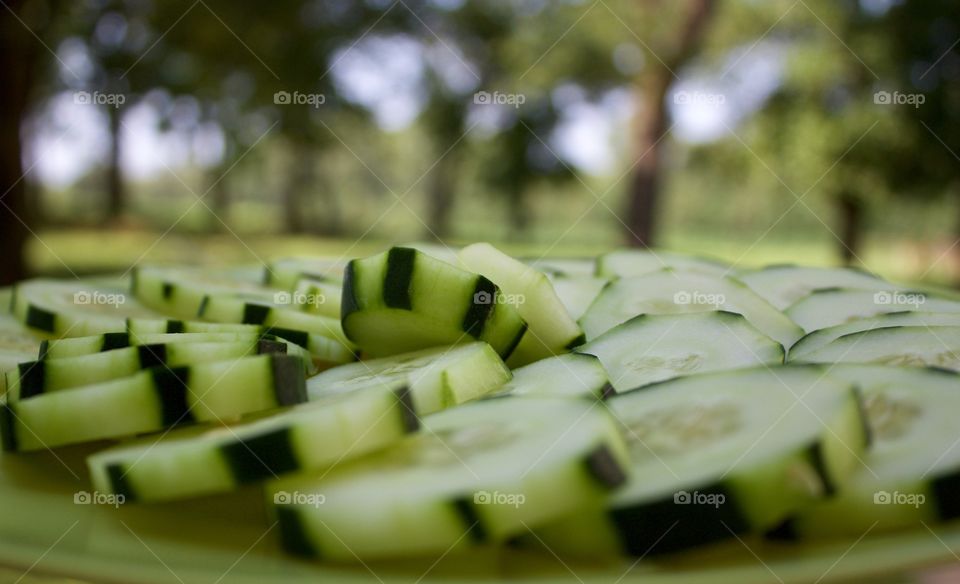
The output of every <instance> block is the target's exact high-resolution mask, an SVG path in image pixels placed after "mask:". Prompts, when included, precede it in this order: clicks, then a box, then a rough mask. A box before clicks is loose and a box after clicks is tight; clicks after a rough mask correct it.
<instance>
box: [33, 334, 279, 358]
mask: <svg viewBox="0 0 960 584" xmlns="http://www.w3.org/2000/svg"><path fill="white" fill-rule="evenodd" d="M261 338H267V339H268V340H271V339H272V338H271V337H269V336H267V337H265V336H264V335H261V334H260V333H258V332H244V333H145V334H142V335H138V334H131V333H125V332H123V333H106V334H103V335H94V336H91V337H72V338H68V339H57V340H53V341H44V342H43V343H41V345H40V351H39V358H40V359H64V358H69V357H82V356H84V355H94V354H96V353H100V352H102V351H112V350H114V349H125V348H127V347H138V346H140V345H150V344H156V343H161V344H188V343H236V342H251V343H253V342H256V341H258V340H260V339H261Z"/></svg>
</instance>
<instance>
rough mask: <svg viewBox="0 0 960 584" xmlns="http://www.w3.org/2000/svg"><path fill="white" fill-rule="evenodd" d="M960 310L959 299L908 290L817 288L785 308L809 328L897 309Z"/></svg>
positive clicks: (797, 320) (825, 326)
mask: <svg viewBox="0 0 960 584" xmlns="http://www.w3.org/2000/svg"><path fill="white" fill-rule="evenodd" d="M919 310H922V311H924V312H945V313H953V314H957V313H960V301H956V300H950V299H948V298H942V297H939V296H934V295H932V294H929V293H926V292H912V291H909V290H894V291H891V290H848V289H843V288H841V289H834V290H818V291H815V292H812V293H811V294H809V295H807V296H805V297H803V298H802V299H800V300H798V301H797V302H795V303H794V304H792V305H790V307H789V308H787V310H786V315H787V316H789V317H790V318H791V319H792V320H793V321H794V322H795V323H797V324H798V325H800V326H801V327H803V330H804V331H806V332H808V333H809V332H811V331H816V330H820V329H824V328H827V327H832V326H837V325H841V324H844V323H847V322H850V321H853V320H857V319H861V318H869V317H874V316H878V315H881V314H890V313H894V312H904V311H919Z"/></svg>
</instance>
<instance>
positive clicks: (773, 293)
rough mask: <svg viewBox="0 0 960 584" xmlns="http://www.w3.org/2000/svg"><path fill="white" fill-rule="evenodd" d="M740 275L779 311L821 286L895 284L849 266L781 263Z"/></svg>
mask: <svg viewBox="0 0 960 584" xmlns="http://www.w3.org/2000/svg"><path fill="white" fill-rule="evenodd" d="M739 278H740V279H741V280H742V281H743V282H744V283H745V284H746V285H747V286H749V287H750V288H751V289H752V290H753V291H754V292H756V293H757V294H759V295H760V296H762V297H763V298H765V299H766V300H767V301H768V302H770V304H772V305H774V306H775V307H776V308H778V309H780V310H783V309H785V308H787V307H788V306H790V305H791V304H793V303H794V302H797V301H798V300H800V299H801V298H803V297H804V296H806V295H807V294H809V293H811V292H813V291H814V290H818V289H822V288H838V287H843V288H856V289H861V290H873V291H877V290H892V289H894V288H895V286H894V285H893V284H891V283H889V282H885V281H883V280H881V279H880V278H877V277H874V276H871V275H870V274H865V273H863V272H858V271H856V270H848V269H846V268H811V267H803V266H782V267H773V268H765V269H760V270H756V271H754V272H747V273H744V274H741V275H740V276H739Z"/></svg>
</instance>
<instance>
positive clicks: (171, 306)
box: [130, 266, 277, 318]
mask: <svg viewBox="0 0 960 584" xmlns="http://www.w3.org/2000/svg"><path fill="white" fill-rule="evenodd" d="M130 290H131V292H133V295H134V296H136V298H137V300H139V301H140V302H142V303H143V304H144V305H145V306H148V307H150V308H152V309H153V310H156V311H158V312H161V313H163V314H168V315H171V316H174V317H176V318H196V317H197V314H198V312H199V311H200V306H201V305H202V304H203V301H204V299H205V298H206V297H207V296H209V295H216V294H222V295H225V296H242V297H246V298H256V299H260V300H263V301H270V300H272V298H273V296H274V294H275V293H276V292H277V290H273V289H269V288H264V287H263V286H261V285H260V284H258V283H257V282H253V281H249V280H248V279H246V278H240V277H236V275H234V274H231V273H219V272H215V271H214V272H211V271H210V270H209V269H205V268H166V267H160V266H138V267H137V268H136V270H134V272H133V281H132V282H131V285H130Z"/></svg>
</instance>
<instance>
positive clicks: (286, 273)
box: [263, 257, 349, 290]
mask: <svg viewBox="0 0 960 584" xmlns="http://www.w3.org/2000/svg"><path fill="white" fill-rule="evenodd" d="M348 261H349V258H333V257H291V258H280V259H278V260H274V261H272V262H269V263H268V264H267V267H266V270H265V271H264V278H263V281H264V283H266V284H267V285H268V286H272V287H273V288H280V289H282V290H292V289H293V287H294V286H296V285H297V282H299V281H300V280H302V279H303V278H310V279H312V280H321V281H324V282H342V281H343V269H344V268H345V267H346V265H347V262H348Z"/></svg>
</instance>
